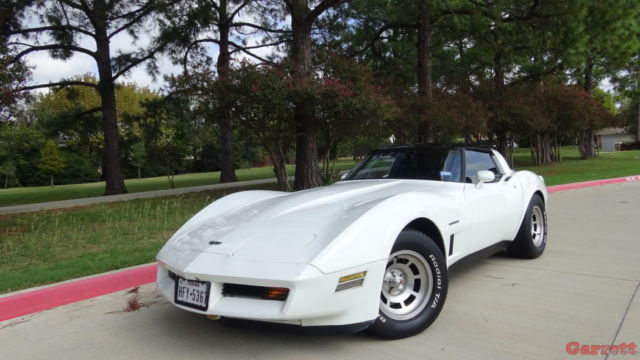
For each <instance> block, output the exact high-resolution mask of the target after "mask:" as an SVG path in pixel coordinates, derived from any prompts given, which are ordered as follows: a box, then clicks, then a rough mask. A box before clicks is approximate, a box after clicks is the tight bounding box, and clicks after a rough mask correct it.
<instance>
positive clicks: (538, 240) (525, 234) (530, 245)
mask: <svg viewBox="0 0 640 360" xmlns="http://www.w3.org/2000/svg"><path fill="white" fill-rule="evenodd" d="M546 246H547V211H546V209H545V206H544V201H542V198H540V196H538V195H534V196H533V198H531V202H530V203H529V207H528V208H527V213H526V214H525V215H524V219H522V225H520V230H518V235H516V238H515V240H513V242H512V243H511V245H509V248H508V249H507V252H508V253H509V255H511V256H515V257H520V258H525V259H535V258H537V257H539V256H540V255H542V253H543V252H544V248H545V247H546Z"/></svg>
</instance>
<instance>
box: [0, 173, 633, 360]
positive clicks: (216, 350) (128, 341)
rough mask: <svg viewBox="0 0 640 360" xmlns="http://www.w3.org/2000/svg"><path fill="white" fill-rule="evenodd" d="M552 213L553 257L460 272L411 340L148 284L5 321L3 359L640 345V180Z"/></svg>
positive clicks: (573, 200)
mask: <svg viewBox="0 0 640 360" xmlns="http://www.w3.org/2000/svg"><path fill="white" fill-rule="evenodd" d="M549 218H550V238H549V243H548V246H547V251H546V253H545V255H544V256H543V257H542V258H540V259H537V260H529V261H527V260H516V259H510V258H506V257H501V256H494V257H491V258H488V259H486V260H483V261H480V262H477V263H475V264H472V265H470V266H467V267H465V268H463V269H461V270H459V271H458V272H456V273H455V274H453V275H452V277H451V281H450V290H449V296H448V299H447V302H446V305H445V307H444V310H443V312H442V313H441V315H440V317H439V318H438V320H437V321H436V322H435V323H434V324H433V325H432V326H431V327H430V328H429V329H428V330H427V331H425V332H424V333H422V334H420V335H417V336H415V337H412V338H409V339H403V340H396V341H382V340H378V339H376V338H373V337H371V336H368V335H366V334H357V335H352V336H322V337H319V336H303V335H299V334H287V333H277V332H273V331H257V330H250V329H234V328H226V327H223V326H222V325H220V324H219V323H218V322H215V321H211V320H208V319H207V318H205V317H202V316H198V315H194V314H191V313H187V312H184V311H181V310H178V309H175V308H174V307H173V306H172V305H170V304H168V303H167V302H166V301H164V300H163V299H162V298H160V296H159V295H158V293H157V292H156V291H155V288H154V286H153V285H146V286H143V287H141V288H140V289H138V290H137V291H135V290H134V291H132V292H128V291H122V292H118V293H114V294H110V295H106V296H102V297H99V298H94V299H91V300H87V301H83V302H78V303H75V304H71V305H66V306H62V307H58V308H56V309H53V310H49V311H44V312H41V313H37V314H32V315H29V316H26V317H23V318H17V319H13V320H8V321H5V322H1V323H0V359H52V358H54V359H226V358H236V359H279V360H282V359H305V360H310V359H322V360H326V359H366V360H373V359H394V358H395V359H536V360H538V359H561V358H576V356H575V355H569V354H568V353H567V351H566V345H567V343H569V342H579V343H580V344H581V345H582V344H587V345H609V344H612V343H614V344H619V343H626V344H629V343H635V344H638V345H640V291H639V290H638V287H639V286H640V235H639V230H640V182H634V183H626V184H619V185H608V186H604V187H599V188H589V189H582V190H574V191H568V192H560V193H555V194H553V195H552V196H551V204H550V216H549ZM127 308H128V309H127ZM127 310H128V311H127ZM639 352H640V351H639ZM578 357H581V356H580V355H578ZM639 357H640V355H635V356H633V355H610V356H609V358H612V359H615V358H639ZM587 358H605V356H587Z"/></svg>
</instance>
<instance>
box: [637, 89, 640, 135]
mask: <svg viewBox="0 0 640 360" xmlns="http://www.w3.org/2000/svg"><path fill="white" fill-rule="evenodd" d="M636 120H637V123H636V126H637V127H638V128H637V129H636V142H638V143H640V99H638V107H637V112H636Z"/></svg>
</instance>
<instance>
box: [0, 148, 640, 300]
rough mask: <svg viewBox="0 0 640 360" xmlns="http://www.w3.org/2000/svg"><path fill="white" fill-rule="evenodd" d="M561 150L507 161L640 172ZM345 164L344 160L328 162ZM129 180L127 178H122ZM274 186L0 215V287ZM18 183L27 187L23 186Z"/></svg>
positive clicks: (554, 171) (266, 172)
mask: <svg viewBox="0 0 640 360" xmlns="http://www.w3.org/2000/svg"><path fill="white" fill-rule="evenodd" d="M562 155H563V157H564V160H563V161H562V162H561V163H560V164H556V165H551V166H542V167H540V166H538V167H536V166H531V160H530V159H529V153H528V149H518V150H517V151H516V153H515V156H514V162H515V164H516V168H518V169H530V170H533V171H535V172H537V173H538V174H541V175H543V176H545V179H546V182H547V184H548V185H555V184H561V183H567V182H575V181H584V180H593V179H603V178H610V177H618V176H624V175H637V174H640V151H633V152H631V151H630V152H618V153H603V154H601V156H600V158H597V159H592V160H587V161H581V160H578V155H577V152H576V151H575V150H574V149H571V148H565V149H563V150H562ZM352 165H353V162H351V161H346V160H345V161H341V162H339V163H338V164H337V166H336V168H337V169H348V168H350V167H351V166H352ZM238 174H239V175H240V174H242V175H240V177H241V178H242V179H245V180H247V179H257V178H261V177H271V174H272V173H271V169H270V168H260V169H247V170H241V171H238ZM213 176H215V174H211V173H209V174H189V175H183V176H181V180H180V185H181V186H191V185H202V184H208V183H213V182H214V181H213V179H211V178H212V177H213ZM164 180H165V181H166V179H164ZM136 181H137V180H130V181H129V183H128V185H129V184H134V183H135V182H136ZM141 183H144V184H145V185H140V186H139V187H137V188H136V187H135V186H132V185H129V189H130V191H135V190H137V191H143V190H150V189H157V188H166V184H164V183H163V178H153V179H145V180H142V181H141ZM99 184H100V183H98V185H94V186H95V187H96V190H95V191H96V192H97V194H98V195H99V193H100V192H101V191H102V190H101V189H100V186H101V185H99ZM91 185H92V184H83V185H74V186H76V187H78V188H82V187H90V186H91ZM74 186H73V185H72V186H69V188H70V189H73V187H74ZM56 188H57V187H56ZM56 188H54V189H56ZM61 188H62V186H61ZM275 188H276V185H275V184H268V185H261V186H253V187H245V188H235V189H226V190H217V191H207V192H200V193H191V194H185V195H180V196H172V197H165V198H152V199H139V200H130V201H125V202H117V203H109V204H96V205H90V206H85V207H78V208H72V209H60V210H51V211H40V212H35V213H26V214H15V215H4V216H0V293H2V292H8V291H15V290H19V289H23V288H28V287H32V286H36V285H42V284H47V283H52V282H57V281H62V280H66V279H72V278H76V277H80V276H85V275H90V274H96V273H101V272H105V271H109V270H114V269H119V268H122V267H127V266H132V265H138V264H143V263H147V262H151V261H153V259H154V257H155V255H156V253H157V252H158V250H159V249H160V247H161V246H162V245H163V244H164V243H165V241H166V240H167V239H168V238H169V236H171V234H172V233H173V232H174V231H176V230H177V229H178V227H180V225H182V224H183V223H184V222H185V221H186V220H187V219H189V218H190V217H191V216H193V214H195V213H196V212H197V211H199V210H200V209H202V208H203V207H204V206H205V205H206V204H208V203H210V202H211V201H213V200H215V199H217V198H219V197H221V196H223V195H226V194H228V193H231V192H234V191H241V190H248V189H275ZM36 189H40V188H36ZM18 190H21V191H25V193H28V190H29V189H18ZM44 190H53V189H51V188H48V187H46V188H44ZM79 192H80V193H83V192H82V191H80V190H79ZM67 193H72V192H71V190H68V191H67ZM84 193H86V192H84ZM85 196H86V195H85ZM33 198H37V197H36V195H33Z"/></svg>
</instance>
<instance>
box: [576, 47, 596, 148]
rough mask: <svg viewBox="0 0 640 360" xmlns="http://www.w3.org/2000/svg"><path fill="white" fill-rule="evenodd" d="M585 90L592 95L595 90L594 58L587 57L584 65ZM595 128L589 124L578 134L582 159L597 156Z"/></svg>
mask: <svg viewBox="0 0 640 360" xmlns="http://www.w3.org/2000/svg"><path fill="white" fill-rule="evenodd" d="M583 88H584V91H585V92H586V93H587V94H589V96H591V94H592V92H593V58H592V57H590V56H589V57H587V60H586V62H585V66H584V86H583ZM594 133H595V130H594V129H593V128H591V125H587V128H586V129H583V130H582V133H581V134H580V135H579V136H578V151H579V152H580V158H581V159H583V160H584V159H589V158H592V157H595V156H597V153H596V144H595V142H594V141H593V137H594Z"/></svg>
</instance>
